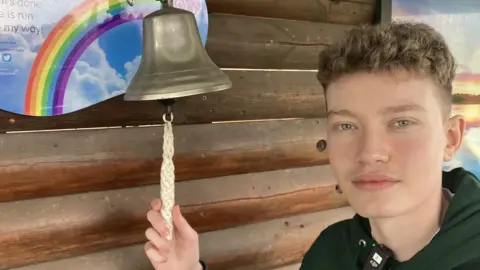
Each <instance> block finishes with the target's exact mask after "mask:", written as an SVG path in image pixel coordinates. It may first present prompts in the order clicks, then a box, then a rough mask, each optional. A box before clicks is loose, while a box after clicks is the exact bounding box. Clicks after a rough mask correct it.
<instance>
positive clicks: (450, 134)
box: [443, 115, 466, 161]
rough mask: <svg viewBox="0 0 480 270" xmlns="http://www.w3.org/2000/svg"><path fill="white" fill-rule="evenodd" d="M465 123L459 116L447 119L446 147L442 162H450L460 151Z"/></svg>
mask: <svg viewBox="0 0 480 270" xmlns="http://www.w3.org/2000/svg"><path fill="white" fill-rule="evenodd" d="M465 129H466V121H465V119H464V118H463V116H461V115H455V116H453V117H451V118H449V119H448V120H447V122H446V125H445V136H446V145H445V149H444V155H443V160H444V161H450V160H451V159H452V158H453V156H454V155H455V153H456V152H457V151H458V149H460V146H461V145H462V142H463V136H464V134H465Z"/></svg>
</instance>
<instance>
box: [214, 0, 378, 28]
mask: <svg viewBox="0 0 480 270" xmlns="http://www.w3.org/2000/svg"><path fill="white" fill-rule="evenodd" d="M374 4H375V0H353V1H348V0H347V1H345V0H340V1H332V0H302V1H298V0H283V1H276V0H207V5H208V10H209V12H215V13H227V14H237V15H248V16H259V17H269V18H280V19H289V20H300V21H315V22H325V23H338V24H362V23H371V22H372V19H373V15H374V11H375V8H374Z"/></svg>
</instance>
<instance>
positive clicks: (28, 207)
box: [0, 0, 375, 270]
mask: <svg viewBox="0 0 480 270" xmlns="http://www.w3.org/2000/svg"><path fill="white" fill-rule="evenodd" d="M374 2H375V1H374V0H351V1H342V0H301V1H299V0H283V1H276V0H207V5H208V8H209V11H210V12H211V14H210V30H209V36H208V41H207V51H208V53H209V54H210V56H211V58H212V59H213V60H214V61H215V63H217V65H219V66H220V67H222V68H223V69H225V72H226V73H227V75H228V76H229V77H230V78H231V80H232V82H233V89H230V90H227V91H222V92H217V93H212V94H207V95H202V96H193V97H189V98H184V99H180V100H178V103H177V104H176V107H175V108H174V113H175V127H174V132H175V147H176V155H175V165H176V180H177V184H176V199H177V202H178V203H179V204H180V205H181V207H182V209H183V212H184V214H185V216H186V218H187V219H188V220H189V222H190V223H191V224H192V226H193V227H194V228H195V229H196V230H197V231H198V232H199V233H200V243H201V256H202V258H204V259H205V260H206V261H208V262H209V265H210V266H211V269H214V270H216V269H219V270H220V269H228V270H232V269H234V270H236V269H259V270H261V269H277V270H293V269H298V267H299V263H300V261H301V259H302V257H303V254H304V253H305V251H306V250H307V249H308V247H309V246H310V244H311V243H312V241H313V240H314V239H315V237H316V236H317V235H318V234H319V233H320V232H321V230H322V229H324V228H325V227H327V226H328V225H329V224H332V223H334V222H336V221H339V220H342V219H345V218H349V217H351V216H352V215H353V211H352V210H351V209H350V207H349V206H348V204H347V202H346V200H345V198H344V197H343V196H342V195H341V194H338V193H337V192H336V191H335V184H336V181H335V179H334V176H333V174H332V172H331V169H330V166H329V165H328V159H327V156H326V152H325V151H323V149H319V148H318V145H317V144H318V142H319V141H320V140H322V139H325V119H324V118H323V117H324V116H325V106H324V96H323V92H322V89H321V86H320V85H319V84H318V82H317V81H316V78H315V69H316V59H317V54H318V52H319V51H320V50H322V49H324V48H325V47H326V46H329V44H331V42H332V41H333V40H335V39H336V38H339V37H340V36H341V35H343V33H344V32H345V31H346V30H348V29H351V28H352V27H354V26H355V25H357V24H360V23H371V21H372V19H373V14H374ZM162 113H163V108H162V107H161V105H160V104H159V103H158V102H125V101H123V96H120V97H115V98H112V99H111V100H108V101H105V102H103V103H101V104H98V105H95V106H92V107H90V108H86V109H84V110H81V111H78V112H75V113H70V114H67V115H63V116H58V117H44V118H40V117H27V116H20V115H16V114H12V113H8V112H4V111H0V131H1V132H3V133H4V134H1V135H0V151H1V155H0V175H1V181H0V269H17V270H47V269H48V270H57V269H58V270H60V269H62V270H63V269H69V270H80V269H82V270H83V269H95V270H96V269H101V270H127V269H128V270H136V269H138V270H151V269H152V267H151V265H150V264H149V262H148V260H147V258H146V257H145V255H144V253H143V244H144V242H145V241H146V240H145V236H144V231H145V229H146V228H147V226H148V223H147V221H146V212H147V211H148V209H149V202H150V200H151V199H152V198H154V197H158V196H159V185H158V182H159V169H160V164H161V154H162V153H161V145H162V133H163V131H162V127H161V126H158V125H156V124H161V117H160V116H161V114H162ZM259 120H261V121H259ZM327 150H328V149H327Z"/></svg>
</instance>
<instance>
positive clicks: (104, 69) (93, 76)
mask: <svg viewBox="0 0 480 270" xmlns="http://www.w3.org/2000/svg"><path fill="white" fill-rule="evenodd" d="M173 4H174V6H175V7H177V8H182V9H185V10H189V11H191V12H192V13H194V15H195V17H196V22H197V25H198V29H199V32H200V36H201V38H202V42H203V45H204V46H205V43H206V39H207V32H208V12H207V6H206V3H205V0H174V1H173ZM160 8H161V3H160V2H158V1H155V0H136V1H135V5H134V6H133V7H131V6H130V5H129V4H128V3H127V0H0V95H1V98H0V109H2V110H5V111H9V112H13V113H17V114H24V115H30V116H54V115H61V114H65V113H70V112H74V111H77V110H80V109H83V108H86V107H89V106H92V105H94V104H97V103H99V102H102V101H105V100H107V99H110V98H112V97H115V96H118V95H121V94H123V93H124V92H125V90H126V87H127V86H128V84H129V83H130V81H131V79H132V77H133V75H134V74H135V73H136V71H137V69H138V67H139V64H140V59H141V55H142V19H143V17H144V16H146V15H148V14H150V13H151V12H153V11H155V10H158V9H160Z"/></svg>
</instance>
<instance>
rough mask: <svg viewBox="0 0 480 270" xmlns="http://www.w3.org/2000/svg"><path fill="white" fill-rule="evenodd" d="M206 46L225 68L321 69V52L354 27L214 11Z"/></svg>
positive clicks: (213, 58) (216, 61)
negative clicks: (319, 64)
mask: <svg viewBox="0 0 480 270" xmlns="http://www.w3.org/2000/svg"><path fill="white" fill-rule="evenodd" d="M211 18H212V21H211V23H210V24H209V36H208V40H207V44H206V49H207V52H208V54H209V55H210V57H211V58H212V60H213V61H214V62H215V63H216V64H217V65H218V66H220V67H223V68H257V69H258V68H261V69H318V60H317V59H318V54H319V52H320V51H321V50H323V49H324V48H326V47H327V46H329V45H330V44H332V43H333V42H334V41H335V40H337V39H340V38H341V37H343V36H344V35H345V32H346V31H348V30H350V29H352V26H350V25H338V24H327V23H316V22H305V21H295V20H281V19H271V18H259V17H258V18H254V17H248V16H234V15H224V14H212V15H211Z"/></svg>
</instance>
